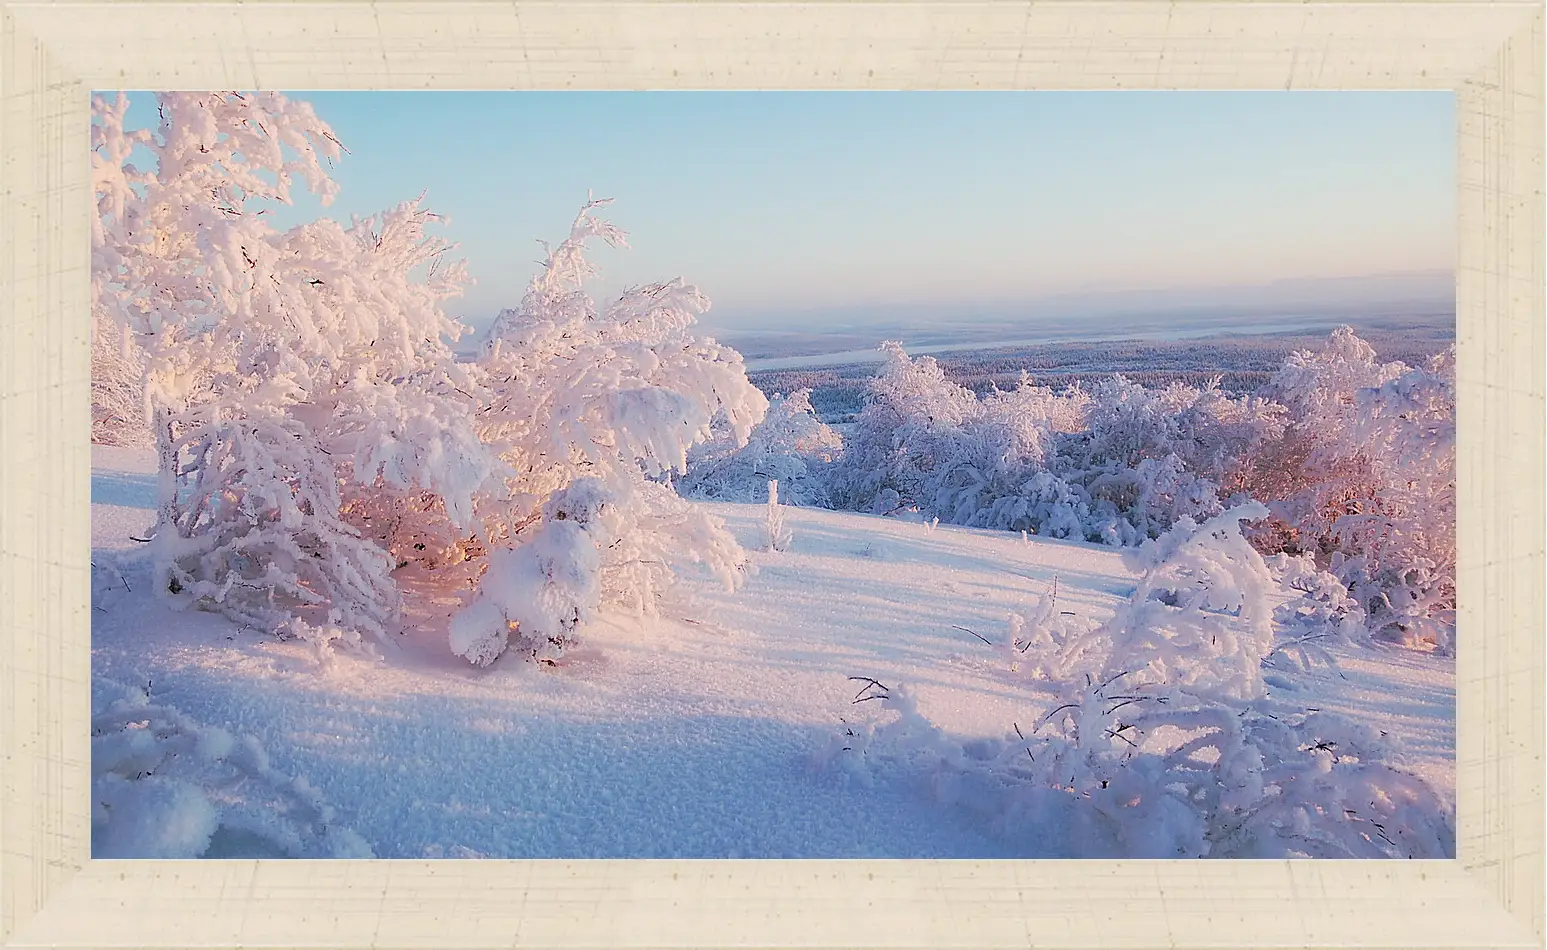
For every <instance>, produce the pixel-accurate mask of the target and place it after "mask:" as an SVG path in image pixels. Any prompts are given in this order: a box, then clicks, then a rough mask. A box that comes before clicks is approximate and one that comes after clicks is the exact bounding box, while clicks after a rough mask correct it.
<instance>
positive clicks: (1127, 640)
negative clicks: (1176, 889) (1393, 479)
mask: <svg viewBox="0 0 1547 950" xmlns="http://www.w3.org/2000/svg"><path fill="white" fill-rule="evenodd" d="M1266 515H1267V510H1266V508H1265V507H1263V506H1261V505H1258V504H1255V503H1252V504H1248V505H1243V506H1238V507H1236V508H1233V509H1231V510H1229V511H1227V512H1224V513H1222V514H1220V515H1218V516H1216V517H1215V518H1213V519H1210V520H1209V521H1207V522H1205V523H1203V524H1201V525H1196V524H1193V523H1192V522H1191V521H1190V520H1189V519H1183V520H1182V521H1180V522H1179V523H1178V525H1177V526H1176V527H1175V528H1173V529H1172V530H1171V531H1169V532H1168V533H1167V534H1165V535H1163V536H1162V537H1161V538H1159V539H1158V540H1153V541H1150V542H1147V543H1146V544H1144V545H1143V546H1142V547H1140V548H1139V549H1137V550H1136V551H1134V552H1133V553H1132V554H1131V555H1130V560H1131V561H1132V562H1133V566H1135V567H1138V568H1142V569H1144V570H1145V574H1144V577H1143V578H1142V579H1141V581H1140V583H1139V586H1138V588H1137V590H1136V591H1135V592H1134V594H1133V596H1132V597H1131V598H1130V600H1129V602H1128V603H1127V604H1125V605H1123V606H1122V607H1120V608H1119V610H1118V611H1117V614H1116V616H1114V617H1113V618H1112V619H1111V620H1110V621H1108V622H1107V623H1105V624H1102V625H1100V626H1099V627H1097V628H1096V629H1094V630H1091V631H1087V632H1085V633H1083V634H1077V635H1074V636H1063V637H1060V636H1057V635H1055V634H1054V633H1053V632H1052V631H1051V630H1050V629H1048V625H1049V623H1050V621H1051V609H1050V605H1049V604H1047V603H1044V604H1043V605H1042V609H1041V611H1040V615H1039V617H1038V619H1037V620H1036V621H1034V622H1033V623H1032V624H1031V625H1030V626H1031V630H1029V631H1028V630H1027V624H1026V622H1025V621H1024V620H1023V619H1022V618H1021V617H1020V616H1018V615H1011V617H1010V628H1011V638H1010V639H1011V643H1012V644H1021V645H1024V649H1025V650H1026V651H1027V652H1031V651H1033V650H1036V651H1039V652H1041V653H1042V656H1041V657H1038V656H1036V655H1032V656H1031V657H1028V658H1027V659H1026V660H1025V661H1024V664H1025V665H1026V666H1028V667H1030V668H1031V670H1032V671H1033V672H1034V674H1035V675H1037V676H1039V678H1040V677H1046V678H1049V679H1052V680H1053V681H1054V682H1055V683H1057V682H1059V681H1062V686H1061V688H1060V692H1059V695H1058V698H1057V701H1056V702H1055V703H1054V704H1053V705H1052V706H1051V707H1050V708H1048V709H1047V710H1046V711H1045V712H1042V713H1040V714H1038V715H1036V716H1035V717H1034V718H1033V717H1028V719H1027V721H1026V725H1025V728H1022V726H1021V724H1020V723H1015V724H1013V725H1012V730H1013V731H1012V732H1011V733H1010V734H1007V735H1005V736H1004V737H1003V738H1002V739H993V740H972V741H968V742H963V741H961V740H959V739H956V738H953V737H952V736H950V735H949V734H947V733H946V732H944V731H943V730H942V729H940V728H939V727H938V726H936V725H935V724H934V723H932V722H931V721H930V720H929V719H928V717H927V716H925V715H924V714H923V713H922V712H921V711H920V710H919V706H918V701H917V698H916V697H915V696H914V695H913V694H912V692H911V691H910V690H908V688H907V687H906V686H898V687H896V688H888V687H886V686H884V685H882V684H880V683H878V682H876V681H874V680H864V682H865V684H866V685H865V688H864V689H862V690H861V691H860V693H859V695H857V696H856V697H855V702H856V703H859V702H868V701H869V700H877V701H878V703H879V705H881V706H883V707H884V708H885V709H886V710H887V711H889V712H890V713H894V714H895V716H894V717H892V718H885V716H884V714H883V717H882V718H880V719H878V720H872V721H869V722H857V721H849V720H848V719H847V718H845V720H844V723H843V728H842V729H841V730H840V732H839V733H838V734H837V735H835V736H834V737H833V740H832V741H831V742H830V744H829V746H828V747H827V748H826V749H825V750H824V751H823V752H821V753H820V754H819V755H818V757H817V759H818V763H819V764H821V765H824V766H826V767H829V768H834V769H837V770H839V771H841V772H843V773H846V774H848V775H850V776H851V777H854V778H856V779H858V780H859V781H861V782H865V783H868V782H872V781H874V780H875V779H876V778H877V777H891V778H895V779H902V780H906V781H910V782H912V783H914V784H916V785H921V786H923V787H924V788H925V789H926V790H927V792H928V793H929V794H931V795H932V796H933V797H935V798H936V799H937V800H938V801H941V802H942V803H945V804H954V805H960V806H962V807H965V808H967V809H968V810H970V811H972V812H975V813H976V814H978V815H979V816H981V817H982V818H984V819H986V820H987V821H989V822H990V824H991V826H992V827H993V828H995V829H996V830H997V831H998V832H1000V833H1002V834H1006V835H1011V836H1014V837H1016V838H1018V839H1019V840H1023V841H1026V842H1027V843H1028V844H1031V845H1033V846H1034V847H1035V848H1036V849H1037V850H1038V851H1039V852H1040V853H1043V854H1046V853H1048V852H1053V853H1058V852H1060V851H1062V852H1065V853H1068V854H1070V855H1071V856H1073V855H1077V856H1080V857H1130V858H1133V857H1139V858H1178V857H1255V858H1281V857H1296V856H1299V857H1408V858H1444V857H1453V856H1454V854H1455V824H1454V813H1453V809H1452V807H1451V806H1450V805H1449V804H1448V803H1447V802H1445V801H1443V800H1441V799H1440V798H1439V796H1437V795H1436V794H1435V792H1434V791H1433V789H1431V788H1430V787H1429V786H1428V785H1427V784H1426V783H1425V782H1424V781H1423V780H1422V779H1420V778H1419V777H1417V776H1416V775H1414V774H1412V773H1411V772H1409V771H1407V770H1406V769H1405V768H1404V767H1403V760H1402V756H1401V752H1400V750H1399V749H1397V748H1395V747H1394V746H1393V745H1392V744H1391V743H1390V742H1388V741H1386V740H1384V739H1383V738H1382V736H1381V735H1378V734H1377V730H1374V729H1371V728H1369V727H1366V726H1363V725H1359V724H1356V723H1353V722H1351V721H1349V720H1347V719H1345V718H1343V717H1340V716H1336V715H1332V714H1330V713H1326V712H1323V711H1320V710H1307V709H1299V708H1296V707H1294V706H1293V705H1292V704H1289V703H1285V702H1281V701H1274V700H1270V699H1268V698H1267V697H1266V695H1265V693H1264V691H1263V689H1262V676H1261V671H1260V668H1261V664H1262V661H1263V660H1264V659H1265V658H1267V657H1268V656H1269V655H1271V653H1272V652H1273V650H1274V649H1275V647H1274V643H1273V624H1272V615H1271V612H1270V608H1271V598H1270V591H1271V588H1272V585H1273V577H1272V572H1271V570H1270V569H1269V567H1268V565H1267V564H1266V563H1265V562H1264V561H1263V559H1262V558H1261V556H1260V555H1259V554H1258V553H1257V552H1256V550H1255V549H1253V548H1252V547H1251V545H1250V544H1249V543H1248V542H1247V541H1246V539H1245V538H1244V537H1243V535H1242V533H1241V530H1240V523H1241V522H1242V521H1243V520H1246V519H1252V518H1262V517H1265V516H1266ZM1280 571H1281V572H1296V579H1297V580H1300V581H1302V582H1303V581H1304V580H1306V579H1307V577H1309V578H1315V577H1316V576H1317V575H1315V574H1314V573H1311V574H1307V572H1304V571H1303V570H1298V571H1297V569H1296V567H1295V565H1290V564H1281V565H1280Z"/></svg>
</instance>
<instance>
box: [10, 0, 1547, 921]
mask: <svg viewBox="0 0 1547 950" xmlns="http://www.w3.org/2000/svg"><path fill="white" fill-rule="evenodd" d="M1543 24H1544V8H1543V5H1542V4H1541V3H1535V2H1531V3H1526V2H1491V0H1475V2H1474V0H1459V2H1451V3H1442V4H1441V3H1428V2H1402V0H1398V2H1386V3H1378V4H1375V3H1341V2H1325V3H1322V2H1317V3H1298V4H1280V3H1262V2H1178V3H1167V4H1157V3H1153V2H1143V0H1139V2H1111V3H1085V2H1057V0H1045V2H1035V3H1027V2H997V0H995V2H949V0H926V2H914V0H880V2H866V0H859V2H813V3H796V2H763V3H734V2H717V0H716V2H701V3H688V2H665V0H638V2H628V0H608V2H576V3H559V2H528V0H514V2H504V3H463V2H447V3H430V2H378V3H370V2H347V0H346V2H332V3H305V2H302V3H264V2H258V3H224V2H211V3H181V4H169V3H149V2H146V3H140V2H118V3H104V2H95V3H92V2H53V3H44V2H3V3H0V221H3V222H4V226H3V227H0V367H3V368H0V394H3V396H0V460H3V461H0V473H3V474H0V478H3V483H0V487H3V491H0V552H3V566H0V578H3V585H4V586H3V594H0V644H3V648H0V683H3V684H4V686H5V688H4V689H3V690H0V696H3V698H0V708H3V715H0V750H3V754H0V762H3V766H0V770H3V773H4V778H3V785H0V802H3V806H0V808H3V810H0V943H3V944H4V945H5V946H18V947H20V946H39V945H45V944H46V945H49V946H64V947H88V946H159V947H176V946H252V945H262V946H303V945H304V946H332V947H354V946H373V947H420V946H423V947H463V946H467V947H481V946H581V945H586V946H594V945H607V946H696V945H713V946H730V945H748V944H756V945H802V946H839V945H842V946H913V947H957V946H961V947H966V946H1026V947H1030V946H1039V947H1040V946H1080V947H1090V946H1099V947H1130V946H1133V947H1138V946H1202V945H1210V946H1220V945H1226V946H1241V947H1246V946H1334V945H1335V946H1396V947H1420V946H1436V947H1438V946H1468V947H1472V946H1476V947H1484V946H1486V947H1517V946H1519V947H1525V946H1540V945H1541V943H1542V941H1543V939H1544V916H1543V915H1544V906H1547V900H1544V884H1547V878H1544V874H1543V809H1544V803H1547V802H1544V796H1543V779H1544V775H1543V757H1542V754H1543V711H1544V710H1543V672H1544V664H1543V648H1544V642H1547V641H1544V636H1543V634H1544V630H1543V618H1544V612H1543V590H1544V585H1543V583H1542V581H1543V566H1544V548H1543V538H1544V517H1543V502H1544V497H1547V492H1544V484H1543V444H1544V443H1543V432H1544V414H1543V393H1544V385H1543V371H1544V365H1543V356H1544V317H1543V312H1544V311H1543V276H1544V275H1543V224H1544V208H1543V191H1542V186H1543V114H1544V110H1543ZM118 88H128V89H147V88H149V89H172V88H238V89H249V88H263V89H329V88H351V89H355V88H359V89H363V88H395V89H419V88H462V89H495V88H499V89H565V88H575V89H634V88H652V89H662V88H684V89H692V88H705V89H708V88H734V89H752V88H785V89H790V88H801V89H806V88H812V89H815V88H844V89H1012V88H1025V89H1033V88H1036V89H1075V88H1079V89H1084V88H1091V89H1133V90H1145V89H1186V88H1205V89H1233V88H1243V89H1304V90H1316V89H1348V88H1360V89H1429V90H1446V89H1448V90H1453V91H1454V93H1455V95H1456V97H1457V99H1456V102H1457V117H1458V128H1457V149H1458V153H1457V176H1458V181H1457V202H1458V203H1457V207H1458V233H1459V244H1458V248H1459V253H1458V258H1457V260H1458V264H1457V321H1458V330H1457V347H1458V372H1457V378H1458V386H1459V389H1460V392H1461V396H1460V400H1461V402H1460V410H1459V413H1460V420H1461V421H1460V423H1459V441H1460V445H1459V450H1460V451H1459V465H1460V469H1461V475H1460V477H1459V489H1458V491H1459V498H1458V502H1459V506H1458V507H1459V511H1460V513H1461V514H1460V521H1459V525H1458V533H1459V544H1460V550H1461V563H1462V568H1461V579H1460V585H1459V586H1460V608H1459V616H1460V620H1459V629H1460V630H1461V634H1460V636H1461V638H1462V640H1463V641H1464V643H1465V646H1464V647H1463V648H1462V649H1461V650H1460V651H1459V655H1458V659H1457V671H1458V681H1459V691H1458V709H1457V717H1458V725H1457V729H1458V740H1457V744H1458V760H1457V767H1458V785H1457V814H1458V840H1457V850H1458V857H1457V859H1455V860H1454V861H1413V862H1354V861H1348V862H1341V861H1224V862H1191V863H1181V862H1160V861H1114V862H1098V861H1024V862H1020V861H1016V862H1007V861H961V862H939V861H761V860H760V861H429V860H426V861H404V860H375V861H271V860H263V861H237V860H232V861H216V862H201V863H194V862H158V861H149V862H147V861H103V860H92V859H91V858H90V856H89V855H90V823H89V817H88V816H89V809H88V807H87V806H88V788H89V755H90V753H89V737H88V729H87V720H88V716H89V710H88V703H87V694H88V689H89V681H90V669H89V666H90V632H89V631H90V613H89V611H90V606H89V601H88V592H87V587H88V584H87V573H88V552H89V544H88V501H87V499H88V475H89V470H90V453H89V445H88V428H89V426H88V409H89V400H88V391H89V382H90V368H89V364H88V359H87V351H88V340H89V332H90V330H89V317H88V311H89V306H88V304H89V294H90V290H89V286H88V279H87V275H88V271H89V263H88V262H89V240H88V229H89V218H88V215H89V200H88V198H89V194H90V178H89V167H88V156H89V148H88V122H87V118H88V107H89V98H88V97H89V93H90V92H91V91H93V90H99V89H118ZM1136 94H1140V93H1136Z"/></svg>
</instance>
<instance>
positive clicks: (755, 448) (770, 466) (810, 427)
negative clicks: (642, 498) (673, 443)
mask: <svg viewBox="0 0 1547 950" xmlns="http://www.w3.org/2000/svg"><path fill="white" fill-rule="evenodd" d="M714 428H715V430H716V435H715V438H713V439H711V440H710V441H708V442H705V443H702V444H701V445H697V446H694V448H693V450H692V451H691V452H690V453H689V456H688V471H687V474H686V475H684V476H683V477H682V479H681V480H680V481H679V482H678V483H677V489H678V491H680V492H681V493H682V495H683V497H685V498H695V499H703V500H707V501H738V502H755V501H757V500H758V499H760V498H761V497H762V495H763V490H764V488H765V486H766V485H767V483H768V482H769V481H770V480H773V481H777V482H778V483H779V485H780V487H781V492H782V495H783V497H784V499H785V501H786V502H787V503H788V504H792V505H811V506H817V507H825V506H827V505H828V494H827V484H826V470H827V467H828V466H829V465H831V464H832V462H833V460H834V459H835V458H837V457H838V454H839V452H841V451H842V449H843V442H842V440H841V439H839V437H838V435H837V433H835V432H834V431H833V430H832V429H831V428H829V427H828V426H827V425H826V424H825V423H823V422H822V421H821V420H820V419H818V418H817V416H816V411H815V410H814V409H812V408H811V391H810V390H809V389H802V390H798V391H796V392H793V393H790V394H789V395H787V396H780V395H775V396H773V397H772V398H771V399H769V401H768V413H767V415H765V416H764V417H763V421H762V422H761V423H759V424H758V425H757V427H756V428H754V429H753V430H752V432H751V435H750V436H749V437H748V438H747V440H746V443H745V444H744V445H739V446H738V443H737V440H736V437H735V434H734V433H733V432H732V431H730V428H729V426H727V425H725V424H724V423H723V421H721V420H717V424H716V425H715V427H714Z"/></svg>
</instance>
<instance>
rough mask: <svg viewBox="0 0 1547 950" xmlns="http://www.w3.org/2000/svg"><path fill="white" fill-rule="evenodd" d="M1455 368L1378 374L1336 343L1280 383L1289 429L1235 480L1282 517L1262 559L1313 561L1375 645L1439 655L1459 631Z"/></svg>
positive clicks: (1382, 369) (1442, 359)
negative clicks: (1271, 555)
mask: <svg viewBox="0 0 1547 950" xmlns="http://www.w3.org/2000/svg"><path fill="white" fill-rule="evenodd" d="M1454 360H1455V357H1454V348H1452V349H1451V350H1450V351H1449V352H1447V353H1443V354H1440V355H1439V356H1437V357H1435V358H1434V359H1433V360H1431V361H1430V362H1429V364H1428V365H1426V366H1423V367H1416V368H1415V367H1409V366H1406V365H1405V364H1402V363H1379V362H1378V361H1377V360H1376V358H1375V351H1374V350H1373V349H1372V348H1371V347H1370V346H1369V344H1367V343H1365V342H1364V341H1363V340H1361V339H1359V338H1358V337H1357V336H1356V335H1355V334H1354V332H1353V331H1352V330H1351V329H1349V328H1347V327H1343V328H1340V329H1338V330H1337V331H1335V332H1334V333H1333V334H1332V336H1331V337H1330V338H1329V340H1328V342H1327V345H1326V346H1325V347H1324V348H1323V349H1322V350H1321V351H1320V352H1318V353H1311V352H1298V353H1295V354H1293V355H1292V356H1291V357H1290V358H1289V360H1288V361H1287V362H1286V363H1285V365H1284V368H1283V369H1282V370H1281V371H1280V372H1279V373H1278V374H1277V375H1276V376H1275V377H1274V380H1273V382H1272V384H1271V386H1270V387H1269V389H1268V393H1269V395H1271V396H1272V397H1273V398H1275V399H1278V400H1279V401H1281V402H1283V403H1284V404H1285V405H1286V406H1287V407H1288V408H1289V419H1290V424H1289V425H1288V427H1287V429H1286V430H1285V431H1284V433H1283V434H1282V436H1281V437H1280V438H1278V439H1276V440H1272V441H1270V442H1268V443H1267V444H1265V445H1264V446H1262V447H1261V449H1260V451H1259V452H1258V453H1257V454H1256V457H1255V458H1254V460H1253V464H1251V465H1249V466H1246V467H1244V468H1243V469H1242V470H1241V472H1240V478H1239V487H1241V488H1242V489H1243V490H1246V491H1249V492H1251V493H1252V494H1253V495H1254V496H1255V497H1258V498H1261V499H1263V500H1264V501H1266V502H1268V504H1269V507H1270V508H1271V509H1272V511H1273V515H1274V523H1273V525H1272V526H1270V527H1269V528H1268V529H1267V530H1266V531H1264V532H1263V533H1262V534H1260V535H1259V537H1258V543H1259V544H1260V545H1261V546H1263V547H1264V548H1267V549H1273V550H1288V551H1290V552H1291V553H1302V552H1303V553H1309V554H1311V555H1312V556H1314V557H1315V559H1316V561H1317V563H1318V564H1319V565H1321V566H1322V567H1323V568H1325V569H1327V570H1330V571H1331V572H1332V573H1333V574H1335V575H1337V577H1338V578H1339V579H1340V580H1341V581H1342V582H1343V584H1344V585H1345V586H1347V587H1348V588H1349V590H1350V591H1351V593H1352V596H1353V597H1354V599H1355V600H1356V601H1357V602H1358V604H1359V607H1360V609H1362V610H1363V611H1364V613H1365V614H1366V617H1367V622H1368V623H1369V625H1370V627H1371V629H1372V631H1374V633H1375V634H1376V635H1377V636H1380V637H1382V638H1384V639H1388V640H1396V641H1399V642H1404V643H1408V644H1423V643H1427V644H1430V645H1432V646H1434V647H1435V648H1437V649H1440V650H1442V651H1449V650H1451V649H1452V648H1453V639H1454V630H1455V613H1454V612H1455V570H1456V508H1455V490H1456V476H1455V433H1456V421H1455V420H1456V416H1455V369H1454Z"/></svg>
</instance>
